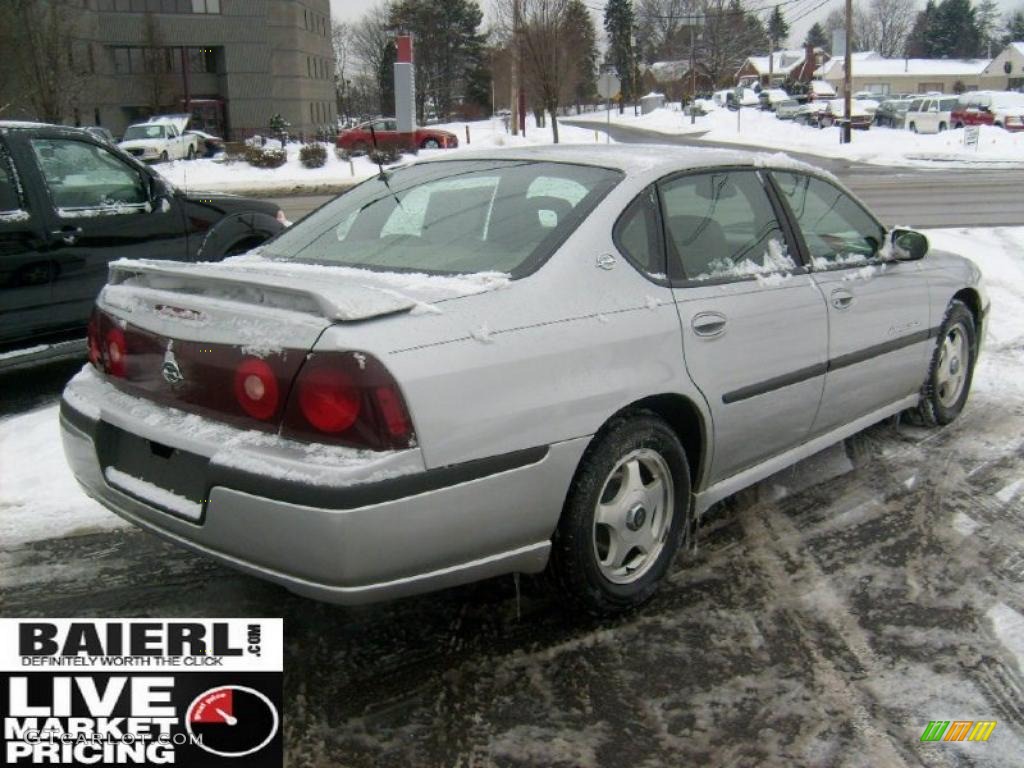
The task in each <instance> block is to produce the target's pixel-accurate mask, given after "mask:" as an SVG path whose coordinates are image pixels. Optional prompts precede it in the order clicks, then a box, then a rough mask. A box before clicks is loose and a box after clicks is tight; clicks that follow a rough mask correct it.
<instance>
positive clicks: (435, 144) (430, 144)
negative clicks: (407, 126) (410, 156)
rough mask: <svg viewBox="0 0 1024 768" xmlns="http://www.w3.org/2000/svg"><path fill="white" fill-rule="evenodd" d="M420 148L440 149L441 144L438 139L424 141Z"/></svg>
mask: <svg viewBox="0 0 1024 768" xmlns="http://www.w3.org/2000/svg"><path fill="white" fill-rule="evenodd" d="M420 147H421V148H423V149H440V148H441V143H440V142H439V141H438V140H437V139H424V140H423V143H422V144H420Z"/></svg>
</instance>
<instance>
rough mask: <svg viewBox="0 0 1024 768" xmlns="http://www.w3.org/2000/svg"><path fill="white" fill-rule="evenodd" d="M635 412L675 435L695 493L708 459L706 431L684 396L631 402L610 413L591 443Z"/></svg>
mask: <svg viewBox="0 0 1024 768" xmlns="http://www.w3.org/2000/svg"><path fill="white" fill-rule="evenodd" d="M638 410H644V411H650V412H651V413H653V414H654V415H656V416H658V417H660V418H661V419H663V420H664V421H665V422H666V423H667V424H668V425H669V426H670V427H671V428H672V431H673V432H675V433H676V436H677V437H678V438H679V442H680V443H681V444H682V446H683V451H684V452H685V453H686V461H687V464H689V466H690V484H691V492H692V493H696V492H697V491H699V490H700V488H701V486H702V482H701V478H702V477H703V475H704V472H705V470H706V468H707V462H708V460H709V459H710V446H709V431H710V430H709V429H708V424H707V417H706V416H705V415H704V413H703V412H702V411H701V410H700V408H699V407H698V406H697V404H696V402H694V401H693V400H691V399H690V398H688V397H686V396H685V395H681V394H678V393H675V392H665V393H662V394H658V395H649V396H647V397H644V398H641V399H639V400H635V401H633V402H632V403H630V404H629V405H626V406H625V407H623V408H620V409H619V410H618V411H616V412H615V413H614V414H612V415H611V416H610V417H609V418H608V419H607V420H606V421H605V422H604V424H602V425H601V428H600V429H599V430H598V431H597V433H596V434H595V435H594V440H597V439H598V437H600V435H601V434H602V433H603V432H604V431H605V429H606V428H607V426H608V425H609V424H610V423H611V422H613V421H614V420H615V419H617V418H619V417H621V416H622V415H623V414H624V413H627V412H629V411H638ZM581 461H582V459H581Z"/></svg>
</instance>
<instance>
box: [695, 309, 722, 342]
mask: <svg viewBox="0 0 1024 768" xmlns="http://www.w3.org/2000/svg"><path fill="white" fill-rule="evenodd" d="M726 321H727V318H726V317H725V315H723V314H722V313H721V312H701V313H699V314H697V315H694V317H693V320H692V321H691V322H690V326H691V327H692V328H693V332H694V333H695V334H697V335H698V336H703V337H704V338H706V339H711V338H714V337H715V336H721V335H722V334H723V333H725V324H726Z"/></svg>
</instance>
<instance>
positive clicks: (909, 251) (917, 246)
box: [889, 229, 928, 261]
mask: <svg viewBox="0 0 1024 768" xmlns="http://www.w3.org/2000/svg"><path fill="white" fill-rule="evenodd" d="M889 239H890V242H891V243H892V251H891V252H892V257H893V258H894V259H896V260H897V261H918V260H919V259H923V258H924V257H925V254H927V253H928V238H927V237H925V236H924V235H922V234H921V233H920V232H915V231H914V230H912V229H894V230H893V231H892V232H891V233H890V235H889Z"/></svg>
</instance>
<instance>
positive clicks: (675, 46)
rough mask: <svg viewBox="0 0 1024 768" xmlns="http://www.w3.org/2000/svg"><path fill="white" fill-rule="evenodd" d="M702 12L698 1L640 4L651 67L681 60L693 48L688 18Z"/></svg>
mask: <svg viewBox="0 0 1024 768" xmlns="http://www.w3.org/2000/svg"><path fill="white" fill-rule="evenodd" d="M697 10H698V3H697V0H639V2H637V3H636V21H637V29H638V34H639V37H640V39H641V41H642V42H643V56H644V58H645V59H646V60H647V63H648V64H653V63H654V62H655V61H658V60H671V59H678V58H680V57H681V56H682V55H683V52H684V51H687V52H688V48H689V27H688V26H687V20H688V18H689V17H690V16H691V15H692V14H694V13H696V12H697Z"/></svg>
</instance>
